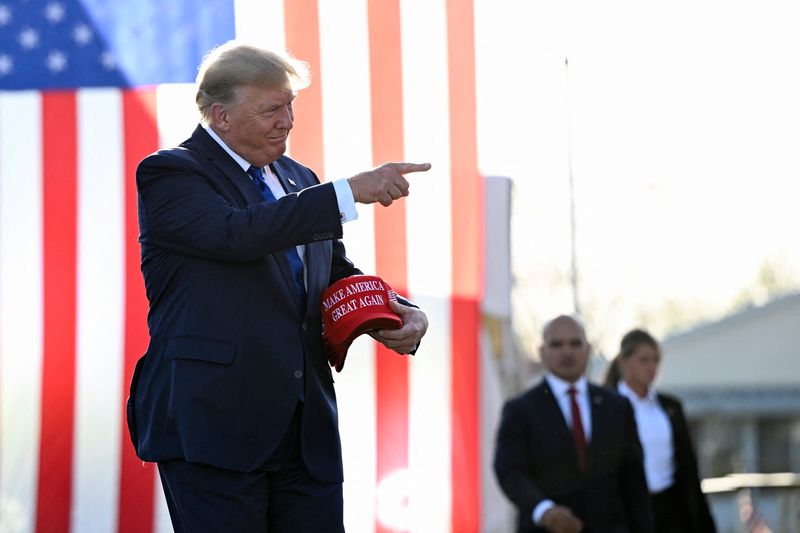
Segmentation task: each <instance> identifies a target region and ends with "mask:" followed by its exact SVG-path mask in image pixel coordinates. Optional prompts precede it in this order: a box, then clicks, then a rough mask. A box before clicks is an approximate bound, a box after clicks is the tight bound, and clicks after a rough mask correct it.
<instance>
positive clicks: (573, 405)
mask: <svg viewBox="0 0 800 533" xmlns="http://www.w3.org/2000/svg"><path fill="white" fill-rule="evenodd" d="M577 393H578V391H577V390H575V387H570V388H569V389H568V390H567V394H569V405H570V409H571V410H572V436H573V437H574V438H575V447H576V448H577V449H578V463H580V465H581V470H584V469H586V434H585V433H584V432H583V420H582V419H581V408H580V407H579V406H578V402H577V401H576V400H575V395H576V394H577Z"/></svg>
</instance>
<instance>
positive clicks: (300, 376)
mask: <svg viewBox="0 0 800 533" xmlns="http://www.w3.org/2000/svg"><path fill="white" fill-rule="evenodd" d="M294 377H296V378H297V379H300V378H302V377H303V371H302V370H295V371H294Z"/></svg>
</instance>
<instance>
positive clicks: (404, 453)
mask: <svg viewBox="0 0 800 533" xmlns="http://www.w3.org/2000/svg"><path fill="white" fill-rule="evenodd" d="M367 18H368V27H369V50H370V81H371V83H370V85H371V102H372V150H373V162H374V163H375V164H376V165H377V164H380V163H383V162H385V161H402V160H403V158H404V146H403V94H402V67H401V66H402V58H401V51H400V5H399V1H398V0H392V1H378V0H369V1H368V3H367ZM406 261H407V254H406V219H405V204H404V202H402V201H398V202H395V203H394V204H392V206H391V208H390V209H383V208H376V210H375V267H376V271H377V273H378V275H380V276H381V277H383V278H384V279H385V280H386V281H387V282H388V283H389V284H390V285H392V287H393V288H394V289H395V290H396V291H397V292H399V293H401V294H407V293H408V279H407V266H406ZM375 370H376V372H375V374H376V375H375V387H376V394H377V397H376V427H377V435H376V438H377V469H376V474H377V484H378V492H379V494H380V492H381V483H382V482H384V481H386V480H387V479H388V477H389V476H391V475H392V474H393V473H395V472H403V471H405V470H407V469H408V435H409V423H408V415H409V405H408V386H409V376H408V360H407V359H406V358H402V357H398V356H397V354H395V353H394V352H392V351H390V350H388V349H386V348H384V347H383V346H378V347H377V360H376V368H375ZM376 531H378V532H383V531H390V529H389V528H388V527H387V526H386V525H385V524H383V523H381V520H380V512H379V514H378V520H377V524H376Z"/></svg>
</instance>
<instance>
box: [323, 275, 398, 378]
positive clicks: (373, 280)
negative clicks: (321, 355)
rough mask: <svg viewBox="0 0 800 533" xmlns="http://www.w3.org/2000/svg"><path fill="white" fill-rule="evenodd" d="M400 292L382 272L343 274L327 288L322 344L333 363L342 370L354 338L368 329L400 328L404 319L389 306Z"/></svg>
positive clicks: (324, 302) (324, 300)
mask: <svg viewBox="0 0 800 533" xmlns="http://www.w3.org/2000/svg"><path fill="white" fill-rule="evenodd" d="M389 300H392V301H395V302H396V301H397V295H396V294H395V292H394V291H393V290H392V288H391V287H390V286H389V284H388V283H386V282H385V281H383V280H382V279H381V278H379V277H378V276H367V275H356V276H350V277H348V278H342V279H340V280H339V281H337V282H335V283H333V284H332V285H331V286H330V287H328V288H327V289H325V290H324V291H323V293H322V302H321V305H320V308H321V311H322V345H323V348H324V349H325V355H326V357H327V358H328V362H329V363H330V365H331V366H332V367H335V368H336V371H337V372H341V371H342V368H343V367H344V360H345V357H346V356H347V350H348V349H349V348H350V344H351V343H352V342H353V340H354V339H355V338H356V337H358V336H359V335H361V334H362V333H365V332H367V331H372V330H376V329H398V328H400V327H402V326H403V320H402V319H401V318H400V317H399V316H398V315H397V313H395V312H394V311H392V308H391V307H389Z"/></svg>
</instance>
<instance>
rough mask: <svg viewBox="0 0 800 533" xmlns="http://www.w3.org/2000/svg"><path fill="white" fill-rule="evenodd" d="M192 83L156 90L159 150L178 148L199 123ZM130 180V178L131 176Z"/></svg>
mask: <svg viewBox="0 0 800 533" xmlns="http://www.w3.org/2000/svg"><path fill="white" fill-rule="evenodd" d="M195 92H196V89H195V87H194V84H193V83H165V84H163V85H159V86H158V87H157V88H156V123H157V125H158V144H159V147H160V148H168V147H171V146H178V145H179V144H180V143H182V142H183V141H185V140H186V139H188V138H189V135H191V133H192V130H194V128H195V126H197V123H198V122H199V121H200V113H199V112H198V111H197V105H196V104H195V102H194V97H195ZM131 178H132V176H131Z"/></svg>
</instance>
